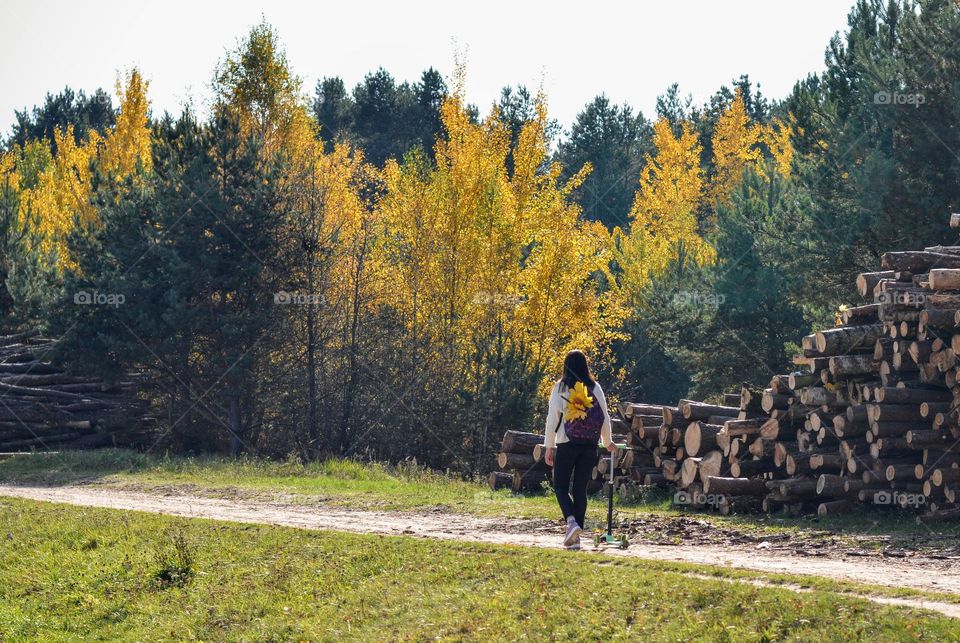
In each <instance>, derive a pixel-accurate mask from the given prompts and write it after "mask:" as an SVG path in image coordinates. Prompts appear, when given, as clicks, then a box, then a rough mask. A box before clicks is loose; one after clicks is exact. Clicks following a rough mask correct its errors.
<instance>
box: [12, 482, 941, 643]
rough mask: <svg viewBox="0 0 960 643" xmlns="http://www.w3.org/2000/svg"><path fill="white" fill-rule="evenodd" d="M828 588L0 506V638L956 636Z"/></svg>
mask: <svg viewBox="0 0 960 643" xmlns="http://www.w3.org/2000/svg"><path fill="white" fill-rule="evenodd" d="M958 636H960V623H958V622H957V621H952V620H950V619H947V618H945V617H940V616H937V615H933V614H930V613H925V612H920V611H915V610H910V609H905V608H899V607H896V608H895V607H883V606H878V605H875V604H871V603H868V602H866V601H863V600H859V599H854V598H850V597H846V596H842V595H839V594H836V593H832V592H829V591H820V590H817V591H813V592H810V593H804V594H797V593H795V592H792V591H789V590H785V589H779V588H757V587H753V586H751V585H748V584H731V583H729V582H725V581H719V580H717V581H714V580H703V579H692V578H690V577H689V576H686V575H684V574H683V573H681V572H679V571H670V570H665V569H661V568H658V566H657V565H651V564H648V563H643V562H639V561H627V560H618V561H617V562H616V563H613V562H611V561H610V560H609V559H606V558H604V557H598V556H591V555H589V554H585V553H575V552H544V551H534V550H527V549H524V548H518V547H496V546H491V545H475V544H459V543H452V542H431V541H425V540H419V539H414V538H404V537H380V536H357V535H347V534H333V533H327V532H310V531H301V530H295V529H286V528H280V527H265V526H248V525H234V524H229V523H215V522H210V521H204V520H187V519H179V518H171V517H165V516H157V515H149V514H142V513H125V512H116V511H110V510H102V509H86V508H76V507H70V506H66V505H56V504H48V503H36V502H30V501H21V500H12V499H0V640H13V641H17V640H37V639H39V640H79V639H84V640H117V639H123V640H164V639H178V640H182V639H204V640H224V639H229V640H275V641H282V640H303V639H313V640H339V639H343V638H345V637H349V638H351V639H357V640H427V639H440V640H482V641H489V640H515V639H520V638H525V639H532V640H556V639H564V640H565V639H574V640H600V639H602V640H655V641H667V640H669V641H676V640H690V639H697V640H717V641H779V640H791V641H809V640H817V639H820V640H864V641H868V640H869V641H876V640H883V641H895V640H918V639H919V640H950V639H956V637H958Z"/></svg>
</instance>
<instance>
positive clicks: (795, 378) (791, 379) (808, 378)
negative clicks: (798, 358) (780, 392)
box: [787, 371, 820, 391]
mask: <svg viewBox="0 0 960 643" xmlns="http://www.w3.org/2000/svg"><path fill="white" fill-rule="evenodd" d="M787 377H788V384H789V386H790V389H791V390H793V391H796V390H798V389H800V388H803V387H805V386H810V385H811V384H815V383H817V382H819V381H820V378H819V377H818V376H817V375H816V374H815V373H801V372H799V371H797V372H795V373H790V375H788V376H787Z"/></svg>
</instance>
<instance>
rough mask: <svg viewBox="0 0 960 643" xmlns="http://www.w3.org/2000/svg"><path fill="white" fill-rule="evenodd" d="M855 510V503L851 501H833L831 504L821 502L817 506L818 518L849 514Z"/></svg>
mask: <svg viewBox="0 0 960 643" xmlns="http://www.w3.org/2000/svg"><path fill="white" fill-rule="evenodd" d="M852 509H853V503H852V502H850V501H849V500H846V499H843V500H831V501H829V502H821V503H820V504H819V505H818V506H817V516H819V517H821V518H822V517H824V516H833V515H835V514H842V513H847V512H849V511H851V510H852Z"/></svg>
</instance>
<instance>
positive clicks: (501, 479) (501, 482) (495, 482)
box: [487, 471, 513, 491]
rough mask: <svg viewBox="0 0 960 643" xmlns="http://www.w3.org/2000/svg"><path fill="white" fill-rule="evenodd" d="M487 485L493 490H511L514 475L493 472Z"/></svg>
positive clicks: (504, 472)
mask: <svg viewBox="0 0 960 643" xmlns="http://www.w3.org/2000/svg"><path fill="white" fill-rule="evenodd" d="M487 484H488V485H489V486H490V488H491V489H493V490H494V491H496V490H497V489H509V488H510V486H511V485H512V484H513V474H512V473H507V472H506V471H491V472H490V475H488V476H487Z"/></svg>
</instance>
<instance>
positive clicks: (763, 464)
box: [730, 458, 779, 478]
mask: <svg viewBox="0 0 960 643" xmlns="http://www.w3.org/2000/svg"><path fill="white" fill-rule="evenodd" d="M777 469H779V467H778V466H777V465H776V464H774V462H773V460H772V459H771V458H765V459H761V460H737V461H735V462H733V463H731V464H730V475H731V476H732V477H734V478H749V477H751V476H758V475H762V474H764V473H771V472H774V471H776V470H777Z"/></svg>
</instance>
